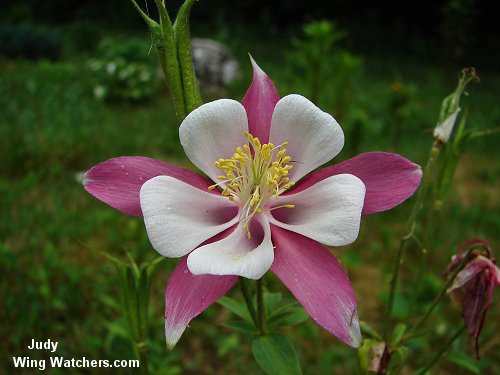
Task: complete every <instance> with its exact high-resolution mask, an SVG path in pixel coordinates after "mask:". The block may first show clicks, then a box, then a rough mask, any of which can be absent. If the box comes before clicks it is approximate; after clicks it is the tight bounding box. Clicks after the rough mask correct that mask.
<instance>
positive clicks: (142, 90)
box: [88, 39, 156, 101]
mask: <svg viewBox="0 0 500 375" xmlns="http://www.w3.org/2000/svg"><path fill="white" fill-rule="evenodd" d="M99 49H100V51H101V56H103V57H102V58H100V59H92V60H90V61H89V63H88V66H89V69H90V70H91V71H92V75H93V77H94V96H95V97H96V98H97V99H100V100H129V101H139V100H144V99H147V98H150V97H151V96H152V95H153V93H154V91H155V88H156V85H155V82H156V80H155V66H156V65H155V63H153V61H152V56H149V55H148V50H150V48H149V46H148V45H146V44H144V43H143V42H140V41H137V40H134V39H131V40H129V41H126V42H118V41H116V40H104V41H103V42H102V43H101V45H100V46H99Z"/></svg>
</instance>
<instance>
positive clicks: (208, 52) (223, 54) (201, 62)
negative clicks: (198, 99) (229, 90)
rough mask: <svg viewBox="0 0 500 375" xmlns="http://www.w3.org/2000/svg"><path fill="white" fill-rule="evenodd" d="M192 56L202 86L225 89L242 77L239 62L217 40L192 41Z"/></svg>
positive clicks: (195, 39)
mask: <svg viewBox="0 0 500 375" xmlns="http://www.w3.org/2000/svg"><path fill="white" fill-rule="evenodd" d="M191 55H192V56H193V63H194V70H195V72H196V76H197V77H198V80H199V81H200V83H201V84H205V85H209V86H215V87H219V88H224V87H227V86H228V85H229V84H230V83H231V82H232V81H233V80H235V79H236V78H239V77H240V75H241V71H240V66H239V64H238V61H237V60H236V59H235V57H234V55H233V54H232V53H231V51H230V50H229V48H227V47H226V46H224V45H223V44H222V43H219V42H217V41H215V40H212V39H198V38H194V39H192V40H191Z"/></svg>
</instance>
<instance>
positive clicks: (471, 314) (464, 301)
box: [445, 238, 500, 357]
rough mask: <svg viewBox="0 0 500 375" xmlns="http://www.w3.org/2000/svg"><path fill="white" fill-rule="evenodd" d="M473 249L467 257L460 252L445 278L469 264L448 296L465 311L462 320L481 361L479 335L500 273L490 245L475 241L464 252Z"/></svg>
mask: <svg viewBox="0 0 500 375" xmlns="http://www.w3.org/2000/svg"><path fill="white" fill-rule="evenodd" d="M469 246H474V247H473V248H472V250H470V251H468V252H466V253H465V252H458V253H457V254H456V255H454V256H453V258H452V261H451V263H450V264H449V265H448V267H447V268H446V271H445V275H446V276H447V275H449V274H451V273H453V272H454V271H455V270H457V268H458V267H459V266H460V265H461V264H462V262H464V261H465V262H466V263H465V266H464V267H463V269H462V270H461V271H460V272H459V273H458V274H457V275H456V276H455V279H454V280H453V284H452V285H451V286H450V288H448V293H450V295H451V297H452V299H453V301H454V302H455V303H456V304H457V305H458V306H460V307H461V308H462V317H463V318H464V321H465V323H466V324H467V328H468V331H469V334H470V335H471V336H472V337H474V339H475V347H476V355H477V357H479V335H480V333H481V330H482V329H483V325H484V321H485V319H486V313H487V312H488V309H489V307H490V304H491V296H492V295H493V289H494V288H495V285H496V286H500V270H499V269H498V267H497V266H496V263H495V259H494V258H493V257H492V256H491V249H490V246H489V244H488V242H487V241H485V240H481V239H477V238H475V239H472V240H469V241H467V242H465V243H464V244H462V245H461V249H465V248H466V247H469ZM481 249H482V250H481ZM464 258H465V259H464Z"/></svg>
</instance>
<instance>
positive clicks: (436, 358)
mask: <svg viewBox="0 0 500 375" xmlns="http://www.w3.org/2000/svg"><path fill="white" fill-rule="evenodd" d="M464 331H465V324H462V326H461V327H460V328H459V329H458V330H457V331H456V332H455V334H454V335H453V336H452V337H450V338H449V339H448V341H446V343H445V344H444V345H443V347H442V348H441V349H440V350H439V352H437V354H436V355H435V356H434V358H432V360H431V361H430V362H429V363H428V364H427V365H426V366H425V367H424V368H422V369H421V370H420V371H419V372H418V373H417V374H418V375H424V374H425V373H426V372H427V371H429V370H430V369H431V368H432V366H434V365H435V364H436V363H437V362H438V361H439V360H440V359H441V357H442V356H443V354H444V353H446V351H447V350H448V348H449V347H450V346H451V345H452V344H453V343H454V342H455V340H456V339H458V338H459V337H460V336H461V335H462V333H463V332H464Z"/></svg>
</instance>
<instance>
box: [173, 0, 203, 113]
mask: <svg viewBox="0 0 500 375" xmlns="http://www.w3.org/2000/svg"><path fill="white" fill-rule="evenodd" d="M195 1H196V0H186V1H185V2H184V4H183V5H182V6H181V8H180V9H179V13H178V14H177V18H176V20H175V23H174V27H173V29H174V36H175V40H176V43H177V45H176V46H177V57H178V59H179V64H180V71H181V78H182V85H183V88H184V102H185V104H186V113H190V112H191V111H193V110H194V109H196V108H198V107H199V106H200V105H202V104H203V101H202V99H201V95H200V90H199V88H198V81H197V80H196V74H195V71H194V65H193V58H192V56H191V40H190V35H189V13H190V11H191V7H192V6H193V4H194V2H195Z"/></svg>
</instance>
